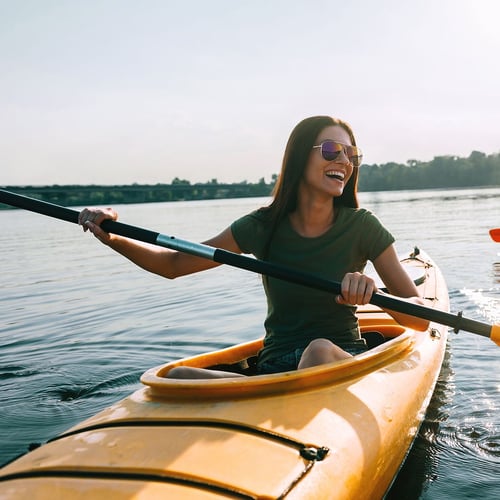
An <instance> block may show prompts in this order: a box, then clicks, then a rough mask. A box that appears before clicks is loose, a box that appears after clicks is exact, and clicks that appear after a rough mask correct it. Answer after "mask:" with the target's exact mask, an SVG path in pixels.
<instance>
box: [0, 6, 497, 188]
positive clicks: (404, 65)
mask: <svg viewBox="0 0 500 500" xmlns="http://www.w3.org/2000/svg"><path fill="white" fill-rule="evenodd" d="M499 24H500V2H499V1H498V0H412V1H411V2H404V1H401V0H378V1H376V2H375V1H372V0H350V1H346V0H342V1H337V0H251V1H250V0H248V1H245V0H191V1H188V0H178V1H171V0H143V1H137V0H18V1H14V2H13V1H12V0H0V61H1V65H2V70H1V73H0V185H3V186H8V185H10V186H17V185H19V186H20V185H51V184H132V183H140V184H156V183H170V182H171V181H172V180H173V179H174V178H176V177H178V178H180V179H185V180H189V181H190V182H192V183H196V182H206V181H210V180H212V179H217V181H218V182H220V183H225V182H228V183H232V182H242V181H248V182H258V181H259V180H260V179H261V178H264V179H265V180H266V181H267V182H268V181H270V180H271V177H272V175H273V174H277V173H278V172H279V169H280V165H281V159H282V156H283V151H284V148H285V145H286V141H287V139H288V136H289V134H290V132H291V130H292V129H293V127H294V126H295V125H296V124H297V123H298V122H299V121H300V120H302V119H303V118H306V117H308V116H313V115H330V116H335V117H339V118H342V119H344V120H345V121H347V122H349V123H350V124H351V125H352V127H353V129H354V132H355V134H356V138H357V143H358V145H359V146H360V147H361V149H362V150H363V153H364V161H365V163H366V164H375V163H377V164H381V163H388V162H393V161H394V162H398V163H406V162H407V161H408V160H410V159H416V160H419V161H428V160H431V159H432V158H434V157H435V156H442V155H455V156H460V157H466V156H468V155H469V154H470V153H471V152H472V151H474V150H476V151H482V152H484V153H486V154H494V153H498V152H500V65H499V64H498V60H499V57H500V56H499V54H500V27H499Z"/></svg>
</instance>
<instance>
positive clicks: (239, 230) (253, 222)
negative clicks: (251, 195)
mask: <svg viewBox="0 0 500 500" xmlns="http://www.w3.org/2000/svg"><path fill="white" fill-rule="evenodd" d="M231 232H232V233H233V237H234V239H235V241H236V243H237V244H238V246H239V247H240V250H241V251H242V252H243V253H248V254H253V255H255V256H256V257H259V258H261V255H262V251H263V248H264V246H265V244H266V239H265V238H266V233H265V229H264V224H263V223H262V218H261V217H259V215H258V213H257V212H252V213H251V214H248V215H244V216H243V217H241V218H239V219H237V220H235V221H234V222H233V223H232V224H231Z"/></svg>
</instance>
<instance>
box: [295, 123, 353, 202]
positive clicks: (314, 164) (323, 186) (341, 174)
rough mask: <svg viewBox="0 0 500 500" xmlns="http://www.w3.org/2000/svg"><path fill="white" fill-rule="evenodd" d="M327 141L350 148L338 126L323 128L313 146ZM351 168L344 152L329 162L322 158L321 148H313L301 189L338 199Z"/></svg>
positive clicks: (346, 133) (347, 140)
mask: <svg viewBox="0 0 500 500" xmlns="http://www.w3.org/2000/svg"><path fill="white" fill-rule="evenodd" d="M327 140H332V141H335V142H337V143H340V144H345V145H347V146H352V142H351V138H350V137H349V134H348V132H347V131H346V130H345V129H344V128H342V127H341V126H340V125H330V126H328V127H326V128H324V129H323V130H322V131H321V132H320V134H319V135H318V137H317V139H316V141H315V143H314V145H315V146H316V145H320V144H321V143H322V142H323V141H327ZM353 168H354V167H353V166H352V164H351V162H350V161H349V158H348V157H347V156H346V152H345V150H342V151H341V152H340V153H339V155H338V156H337V157H336V158H335V159H334V160H331V161H329V160H325V159H324V158H323V156H322V153H321V148H319V147H318V148H313V149H312V150H311V153H310V155H309V160H308V162H307V165H306V168H305V170H304V174H303V177H302V181H301V188H302V189H307V190H309V191H310V192H311V193H316V194H321V195H323V196H325V197H328V198H332V197H338V196H340V195H341V194H342V193H343V191H344V188H345V186H346V184H347V181H348V180H349V178H350V177H351V175H352V171H353Z"/></svg>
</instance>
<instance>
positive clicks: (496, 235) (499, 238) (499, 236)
mask: <svg viewBox="0 0 500 500" xmlns="http://www.w3.org/2000/svg"><path fill="white" fill-rule="evenodd" d="M490 236H491V239H492V240H493V241H496V242H497V243H500V227H497V228H495V229H490Z"/></svg>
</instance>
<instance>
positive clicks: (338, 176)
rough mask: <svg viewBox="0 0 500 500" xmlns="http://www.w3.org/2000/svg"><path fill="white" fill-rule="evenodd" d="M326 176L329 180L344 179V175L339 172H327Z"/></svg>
mask: <svg viewBox="0 0 500 500" xmlns="http://www.w3.org/2000/svg"><path fill="white" fill-rule="evenodd" d="M326 176H327V177H328V178H330V179H337V180H339V181H343V180H344V178H345V173H344V172H342V171H341V170H327V171H326Z"/></svg>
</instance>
